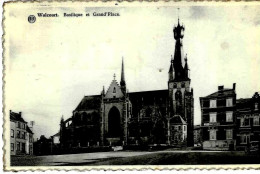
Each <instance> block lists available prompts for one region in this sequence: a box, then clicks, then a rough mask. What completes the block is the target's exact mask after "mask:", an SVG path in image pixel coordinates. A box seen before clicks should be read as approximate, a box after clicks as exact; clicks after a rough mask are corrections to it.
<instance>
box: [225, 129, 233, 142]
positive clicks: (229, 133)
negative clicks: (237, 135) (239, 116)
mask: <svg viewBox="0 0 260 174" xmlns="http://www.w3.org/2000/svg"><path fill="white" fill-rule="evenodd" d="M226 139H227V140H231V139H233V130H232V129H227V130H226Z"/></svg>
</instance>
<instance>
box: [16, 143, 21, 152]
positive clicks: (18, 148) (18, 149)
mask: <svg viewBox="0 0 260 174" xmlns="http://www.w3.org/2000/svg"><path fill="white" fill-rule="evenodd" d="M16 150H17V151H20V143H19V142H18V143H17V145H16Z"/></svg>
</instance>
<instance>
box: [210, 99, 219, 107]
mask: <svg viewBox="0 0 260 174" xmlns="http://www.w3.org/2000/svg"><path fill="white" fill-rule="evenodd" d="M216 103H217V101H216V100H210V105H209V107H210V108H216V107H217V105H216Z"/></svg>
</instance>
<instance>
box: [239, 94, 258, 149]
mask: <svg viewBox="0 0 260 174" xmlns="http://www.w3.org/2000/svg"><path fill="white" fill-rule="evenodd" d="M259 106H260V97H259V93H257V92H256V93H255V94H254V95H253V97H252V98H245V99H238V100H237V148H238V149H241V150H243V149H245V148H246V147H251V148H252V147H257V146H259V141H260V123H259V119H260V111H259Z"/></svg>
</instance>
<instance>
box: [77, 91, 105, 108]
mask: <svg viewBox="0 0 260 174" xmlns="http://www.w3.org/2000/svg"><path fill="white" fill-rule="evenodd" d="M100 105H101V96H100V95H92V96H85V97H84V98H83V99H82V100H81V102H80V103H79V105H78V106H77V107H76V109H75V110H76V111H82V110H98V109H99V108H100Z"/></svg>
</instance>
